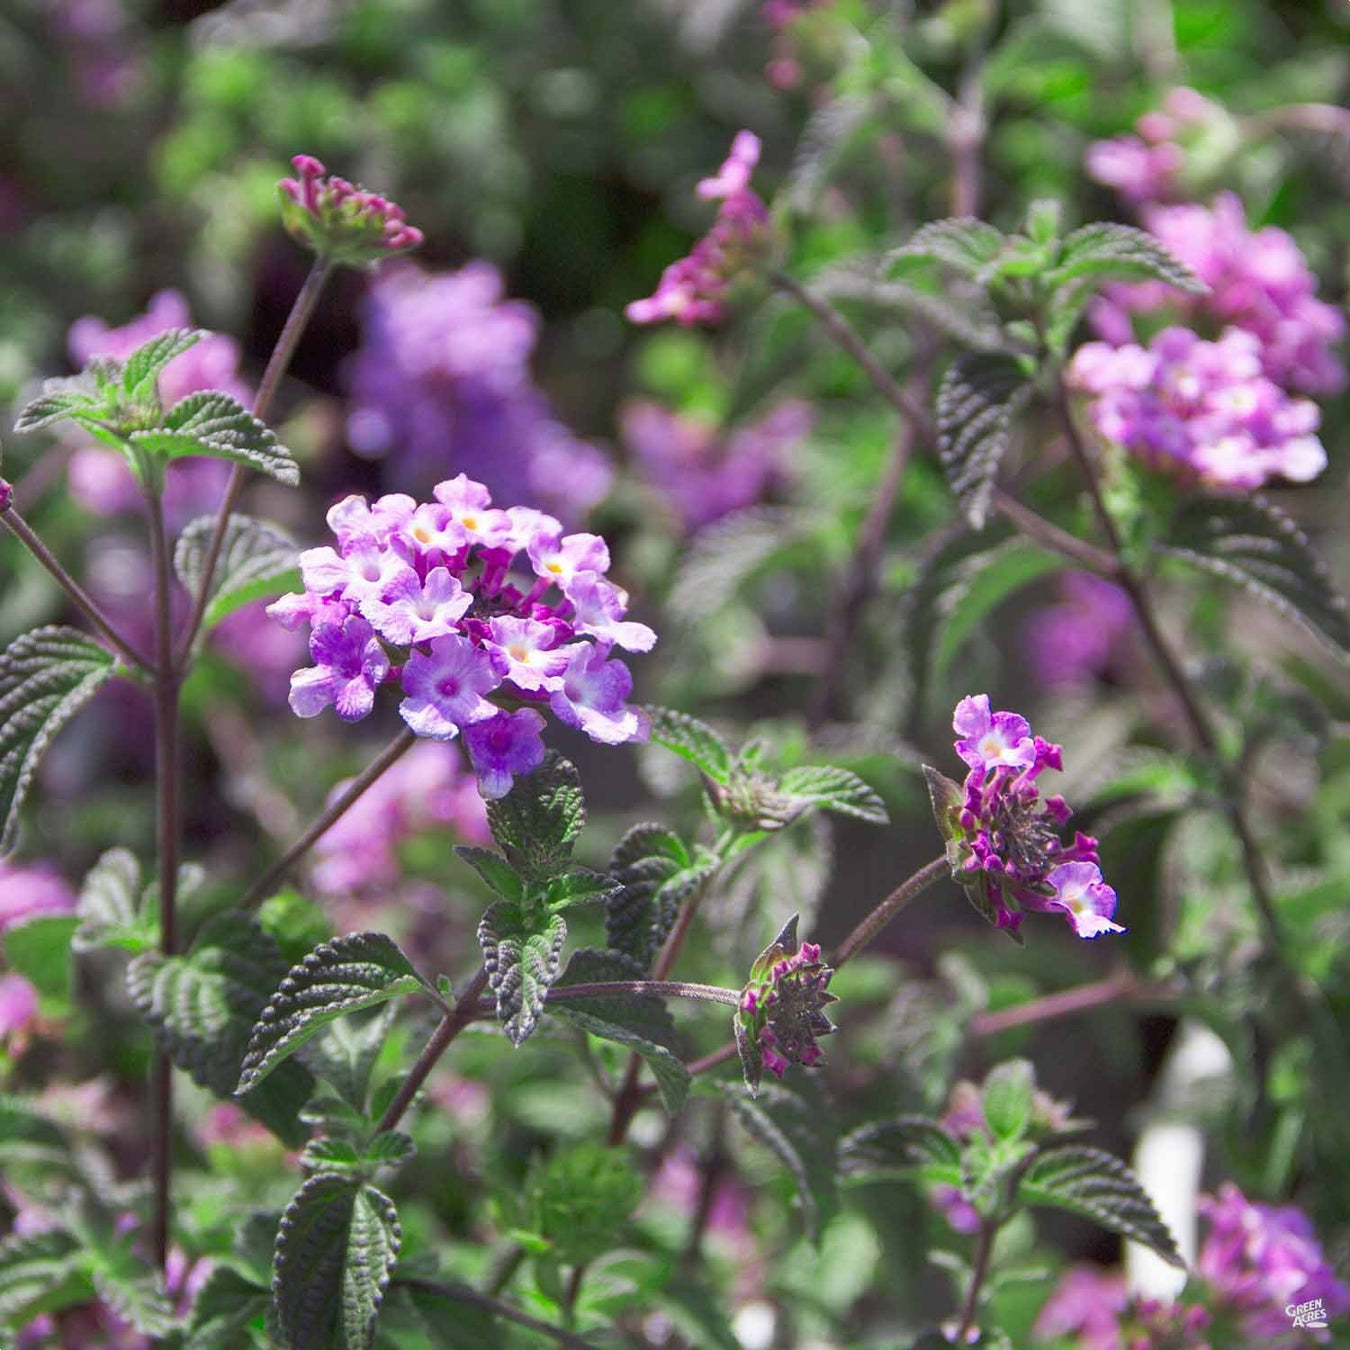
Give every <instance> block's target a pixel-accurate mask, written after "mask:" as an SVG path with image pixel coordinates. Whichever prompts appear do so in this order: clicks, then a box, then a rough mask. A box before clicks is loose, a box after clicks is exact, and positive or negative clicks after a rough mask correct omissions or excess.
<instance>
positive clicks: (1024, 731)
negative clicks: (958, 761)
mask: <svg viewBox="0 0 1350 1350" xmlns="http://www.w3.org/2000/svg"><path fill="white" fill-rule="evenodd" d="M952 729H953V730H954V731H955V732H956V733H957V735H959V736H962V737H964V738H965V739H963V740H959V741H957V742H956V753H957V754H958V755H960V756H961V758H962V759H964V760H965V761H966V763H967V764H969V765H970V767H971V768H972V769H974V768H979V767H983V768H986V769H993V768H996V767H998V766H999V765H1006V766H1007V767H1009V768H1012V769H1025V768H1028V767H1029V766H1030V765H1032V764H1033V763H1035V761H1036V743H1035V741H1033V740H1032V738H1031V724H1030V723H1029V722H1028V721H1027V719H1026V718H1025V717H1021V716H1019V715H1018V714H1017V713H1010V712H996V713H991V712H990V711H989V695H988V694H975V695H968V696H967V697H965V698H963V699H962V700H961V702H960V703H958V704H957V705H956V711H955V712H954V713H953V714H952Z"/></svg>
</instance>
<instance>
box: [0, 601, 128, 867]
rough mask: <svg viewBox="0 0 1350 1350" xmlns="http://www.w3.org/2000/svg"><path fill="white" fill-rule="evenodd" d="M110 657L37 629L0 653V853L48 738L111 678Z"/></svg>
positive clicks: (69, 632) (78, 637) (64, 634)
mask: <svg viewBox="0 0 1350 1350" xmlns="http://www.w3.org/2000/svg"><path fill="white" fill-rule="evenodd" d="M112 669H113V659H112V657H111V656H110V655H109V654H108V653H107V652H106V651H104V649H103V648H102V647H100V646H98V644H97V643H94V642H91V641H90V640H89V639H88V638H87V637H85V636H84V634H83V633H80V632H77V631H76V630H75V629H73V628H37V629H34V631H33V632H31V633H25V634H24V635H23V636H22V637H19V638H15V640H14V641H13V642H11V643H10V644H9V646H8V647H6V648H5V650H4V651H3V652H2V653H0V855H2V854H5V853H8V852H10V851H11V850H12V849H13V848H14V844H15V839H16V836H17V834H18V828H19V808H20V807H21V806H22V805H23V799H24V797H25V796H26V795H27V793H28V787H29V784H30V783H31V782H32V779H33V772H34V770H35V769H36V768H37V764H38V761H39V760H40V759H41V758H42V755H43V753H44V752H45V751H46V749H47V746H48V745H49V744H50V743H51V741H52V738H53V737H54V736H55V735H56V733H57V732H58V731H60V730H61V728H62V727H63V726H65V724H66V723H67V722H68V721H69V720H70V719H71V718H72V717H74V715H75V714H76V713H77V712H79V710H80V709H81V708H83V707H84V705H85V704H86V703H88V702H89V700H90V699H91V698H93V696H94V695H95V694H96V693H97V692H98V690H99V688H100V686H101V685H102V684H103V683H104V681H105V680H107V678H108V677H109V675H111V674H112Z"/></svg>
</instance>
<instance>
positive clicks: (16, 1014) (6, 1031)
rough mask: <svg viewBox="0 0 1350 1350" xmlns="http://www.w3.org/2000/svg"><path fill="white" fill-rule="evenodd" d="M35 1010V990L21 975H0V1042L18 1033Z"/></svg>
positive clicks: (31, 1017)
mask: <svg viewBox="0 0 1350 1350" xmlns="http://www.w3.org/2000/svg"><path fill="white" fill-rule="evenodd" d="M37 1012H38V993H37V990H36V989H35V988H33V986H32V985H31V984H30V983H29V982H28V981H27V980H26V979H24V977H23V976H22V975H18V974H14V973H11V974H8V975H0V1044H5V1043H7V1042H8V1041H9V1040H10V1038H11V1037H13V1036H17V1035H19V1034H20V1033H21V1032H22V1031H23V1030H24V1029H25V1028H26V1027H27V1026H28V1024H29V1023H30V1022H31V1021H32V1020H33V1019H34V1018H35V1017H36V1016H37Z"/></svg>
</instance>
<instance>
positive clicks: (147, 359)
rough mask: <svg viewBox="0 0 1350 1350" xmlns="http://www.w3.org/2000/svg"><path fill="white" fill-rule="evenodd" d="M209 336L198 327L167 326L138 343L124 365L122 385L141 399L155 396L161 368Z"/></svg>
mask: <svg viewBox="0 0 1350 1350" xmlns="http://www.w3.org/2000/svg"><path fill="white" fill-rule="evenodd" d="M206 336H207V334H206V333H204V332H202V331H201V330H200V329H197V328H166V329H165V330H164V332H162V333H156V334H155V336H154V337H152V338H151V339H150V341H149V342H146V343H143V344H142V345H141V346H139V347H137V348H136V350H135V351H134V352H132V353H131V355H130V356H128V357H127V360H126V365H124V366H123V367H122V389H123V392H124V393H125V395H126V397H127V398H128V399H130V400H132V401H140V400H144V399H146V398H149V397H150V396H152V395H153V394H154V393H155V381H156V380H157V379H158V378H159V373H160V371H162V370H163V369H164V367H165V366H167V365H168V364H169V362H170V361H172V360H173V359H174V358H175V357H177V356H182V354H183V353H184V352H185V351H188V350H190V349H191V348H193V347H195V346H196V345H197V343H199V342H200V341H201V340H202V338H204V337H206Z"/></svg>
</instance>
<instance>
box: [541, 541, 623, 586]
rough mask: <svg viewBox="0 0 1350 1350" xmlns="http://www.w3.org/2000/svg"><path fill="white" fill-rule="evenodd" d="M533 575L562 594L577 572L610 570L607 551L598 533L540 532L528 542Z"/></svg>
mask: <svg viewBox="0 0 1350 1350" xmlns="http://www.w3.org/2000/svg"><path fill="white" fill-rule="evenodd" d="M529 555H530V563H531V564H532V565H533V567H534V574H535V576H537V577H540V578H542V579H543V580H545V581H548V582H551V583H552V584H553V585H555V586H558V587H560V588H561V589H562V591H563V592H564V593H567V588H568V587H569V586H570V585H571V584H572V582H573V580H574V579H575V578H576V576H577V574H578V573H580V572H596V573H604V572H608V571H609V548H608V546H607V545H606V543H605V541H604V540H603V539H601V538H600V536H599V535H598V534H569V535H566V536H561V535H558V534H544V533H539V534H536V535H534V537H533V538H532V539H531V540H530V541H529Z"/></svg>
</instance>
